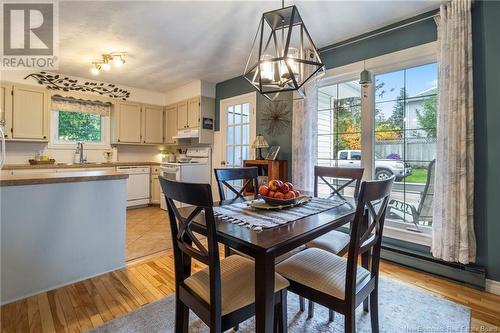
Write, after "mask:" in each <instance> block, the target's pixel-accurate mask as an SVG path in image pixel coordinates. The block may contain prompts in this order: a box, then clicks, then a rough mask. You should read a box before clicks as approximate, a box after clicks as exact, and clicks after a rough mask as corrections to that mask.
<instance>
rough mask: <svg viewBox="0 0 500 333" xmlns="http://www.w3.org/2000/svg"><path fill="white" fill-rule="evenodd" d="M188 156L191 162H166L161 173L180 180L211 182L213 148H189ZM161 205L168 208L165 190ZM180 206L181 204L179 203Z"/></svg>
mask: <svg viewBox="0 0 500 333" xmlns="http://www.w3.org/2000/svg"><path fill="white" fill-rule="evenodd" d="M186 157H191V160H190V161H189V162H175V163H172V162H170V163H169V162H165V163H161V165H160V175H161V176H162V177H164V178H167V179H170V180H175V181H178V182H187V183H201V184H210V183H211V180H212V176H211V169H212V167H211V165H212V163H211V149H210V148H188V149H187V151H186ZM160 200H161V201H160V207H161V208H162V209H165V210H166V209H167V204H166V202H165V196H164V195H163V192H162V193H161V197H160ZM177 205H178V206H179V207H182V205H181V204H179V203H177Z"/></svg>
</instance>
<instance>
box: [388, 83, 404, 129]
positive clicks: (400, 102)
mask: <svg viewBox="0 0 500 333" xmlns="http://www.w3.org/2000/svg"><path fill="white" fill-rule="evenodd" d="M405 103H406V92H405V88H401V90H400V91H399V96H398V98H397V100H396V104H395V105H394V108H393V109H392V114H391V116H390V117H389V118H388V119H387V124H388V125H389V126H390V127H391V128H392V129H393V130H401V129H402V127H403V121H404V118H405Z"/></svg>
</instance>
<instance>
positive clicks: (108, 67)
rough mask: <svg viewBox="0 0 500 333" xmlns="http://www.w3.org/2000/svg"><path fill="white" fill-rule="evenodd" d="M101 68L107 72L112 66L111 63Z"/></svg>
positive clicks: (104, 64)
mask: <svg viewBox="0 0 500 333" xmlns="http://www.w3.org/2000/svg"><path fill="white" fill-rule="evenodd" d="M101 68H102V69H104V70H105V71H106V72H107V71H109V70H110V69H111V66H110V65H109V63H107V62H105V63H103V64H102V65H101Z"/></svg>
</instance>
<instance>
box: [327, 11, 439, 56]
mask: <svg viewBox="0 0 500 333" xmlns="http://www.w3.org/2000/svg"><path fill="white" fill-rule="evenodd" d="M427 14H428V15H427V16H424V17H419V18H417V19H415V20H413V21H410V22H406V23H403V24H397V23H395V24H397V25H396V26H392V27H390V28H387V29H383V30H380V31H376V32H368V33H366V34H365V35H360V36H359V37H353V38H351V39H348V40H346V41H344V42H339V43H337V44H333V45H331V46H326V47H324V48H320V49H319V53H322V52H325V51H330V50H335V49H338V48H340V47H344V46H347V45H351V44H354V43H358V42H361V41H363V40H366V39H370V38H373V37H376V36H380V35H383V34H386V33H388V32H391V31H394V30H398V29H402V28H405V27H408V26H410V25H413V24H416V23H420V22H423V21H426V20H429V19H434V18H435V17H437V16H439V9H436V10H433V11H431V12H429V13H427ZM423 15H425V14H423Z"/></svg>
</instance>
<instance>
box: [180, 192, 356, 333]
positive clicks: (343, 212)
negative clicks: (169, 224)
mask: <svg viewBox="0 0 500 333" xmlns="http://www.w3.org/2000/svg"><path fill="white" fill-rule="evenodd" d="M251 199H253V197H245V198H243V199H242V198H238V199H233V200H224V201H220V202H216V203H214V207H215V206H223V205H230V204H234V203H239V202H244V201H245V200H251ZM342 199H343V200H345V204H342V205H340V206H337V207H334V208H331V209H328V210H325V211H322V212H319V213H316V214H313V215H309V216H306V217H302V218H299V219H297V220H294V221H291V222H288V223H285V224H282V225H278V226H275V227H272V228H265V229H262V230H258V231H257V230H255V229H252V228H248V227H246V226H242V225H239V224H237V223H231V222H226V221H218V222H217V226H216V230H217V241H218V242H219V243H221V244H224V245H225V246H229V247H230V248H232V249H234V250H237V251H239V252H241V253H243V254H245V255H247V256H249V257H252V258H253V259H254V261H255V329H256V332H259V333H270V332H273V327H274V298H273V297H274V296H273V295H274V276H275V259H276V258H277V257H278V256H281V255H283V254H286V253H288V252H290V251H292V250H294V249H296V248H298V247H301V246H302V245H305V244H306V243H308V242H310V241H312V240H313V239H315V238H317V237H320V236H322V235H324V234H326V233H328V232H330V231H332V230H334V229H337V228H339V227H341V226H344V225H346V224H348V223H349V222H351V221H352V220H353V218H354V214H355V209H356V205H355V202H354V200H353V199H352V198H349V197H347V198H342ZM193 209H194V208H191V207H184V208H181V209H180V210H179V212H180V213H181V215H182V216H183V217H187V216H188V215H189V214H190V213H191V212H192V210H193ZM289 209H293V208H289ZM191 229H192V230H193V231H194V232H196V233H199V234H201V235H203V236H206V230H207V229H206V224H205V219H204V215H203V214H199V215H198V216H197V217H196V218H195V219H194V220H193V222H192V224H191Z"/></svg>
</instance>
